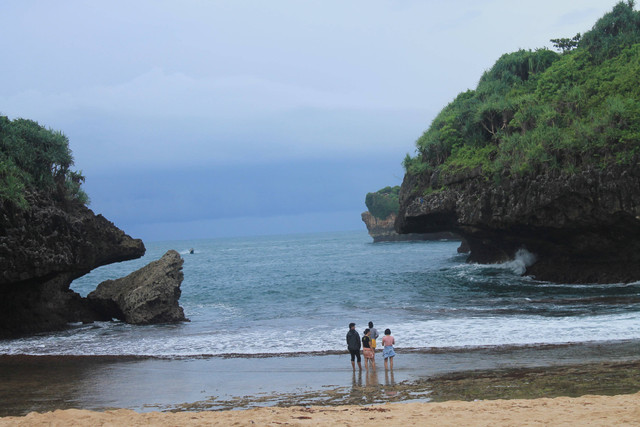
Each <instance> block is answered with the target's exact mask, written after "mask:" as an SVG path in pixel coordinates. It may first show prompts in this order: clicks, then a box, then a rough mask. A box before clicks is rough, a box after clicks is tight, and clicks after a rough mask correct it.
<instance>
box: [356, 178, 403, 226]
mask: <svg viewBox="0 0 640 427" xmlns="http://www.w3.org/2000/svg"><path fill="white" fill-rule="evenodd" d="M399 192H400V186H397V185H396V186H395V187H385V188H383V189H381V190H378V191H376V192H375V193H367V196H366V198H365V204H366V205H367V210H369V213H371V215H373V216H374V217H376V218H378V219H386V218H387V217H388V216H389V215H391V214H392V213H394V214H397V213H398V208H399V203H398V193H399Z"/></svg>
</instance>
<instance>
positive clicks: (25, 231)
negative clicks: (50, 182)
mask: <svg viewBox="0 0 640 427" xmlns="http://www.w3.org/2000/svg"><path fill="white" fill-rule="evenodd" d="M25 198H26V201H27V202H28V204H29V208H27V209H20V208H17V207H16V206H15V205H14V204H12V203H11V202H7V201H0V203H1V206H0V207H1V210H0V336H14V335H20V334H24V333H32V332H40V331H51V330H56V329H61V328H64V327H66V326H67V323H68V322H78V321H91V320H93V319H94V317H95V316H94V315H93V314H92V313H91V311H90V310H89V309H88V307H87V304H86V301H85V300H84V299H82V298H80V296H79V295H78V294H76V293H75V292H73V291H71V290H70V289H69V285H70V284H71V282H72V281H73V280H74V279H76V278H78V277H80V276H82V275H84V274H86V273H88V272H89V271H91V270H93V269H94V268H97V267H100V266H102V265H106V264H110V263H114V262H119V261H125V260H130V259H135V258H139V257H141V256H142V255H144V253H145V247H144V245H143V243H142V241H141V240H139V239H132V238H131V237H129V236H128V235H126V234H125V233H124V232H123V231H122V230H120V229H118V228H117V227H116V226H115V225H114V224H113V223H111V222H109V221H108V220H107V219H105V218H104V217H103V216H102V215H95V214H94V213H93V212H92V211H91V210H90V209H89V208H87V207H86V206H84V205H83V204H81V203H78V202H75V201H69V200H65V199H60V198H56V197H54V195H52V194H51V193H48V192H34V191H28V192H26V193H25Z"/></svg>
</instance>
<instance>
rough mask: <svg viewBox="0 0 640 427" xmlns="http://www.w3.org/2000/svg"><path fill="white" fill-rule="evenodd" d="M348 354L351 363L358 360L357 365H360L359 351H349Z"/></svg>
mask: <svg viewBox="0 0 640 427" xmlns="http://www.w3.org/2000/svg"><path fill="white" fill-rule="evenodd" d="M349 353H351V361H352V362H353V361H355V360H356V359H358V363H360V350H351V349H349Z"/></svg>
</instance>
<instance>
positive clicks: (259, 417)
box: [0, 393, 640, 426]
mask: <svg viewBox="0 0 640 427" xmlns="http://www.w3.org/2000/svg"><path fill="white" fill-rule="evenodd" d="M364 424H368V425H385V426H414V425H422V426H424V425H438V426H454V425H455V426H460V425H467V426H510V425H520V426H521V425H532V426H535V425H554V426H564V425H571V426H575V425H590V426H611V425H640V393H635V394H629V395H617V396H593V395H587V396H582V397H578V398H569V397H557V398H553V399H549V398H540V399H514V400H486V401H476V402H460V401H450V402H444V403H395V404H386V405H376V406H353V405H349V406H337V407H322V406H311V407H289V408H279V407H276V408H258V409H249V410H244V411H219V412H212V411H203V412H180V413H160V412H151V413H137V412H134V411H131V410H125V409H120V410H112V411H105V412H94V411H87V410H75V409H70V410H58V411H55V412H49V413H44V414H39V413H31V414H29V415H27V416H25V417H7V418H2V419H0V426H41V425H42V426H45V425H46V426H62V425H64V426H99V425H110V426H119V425H122V426H124V425H128V426H136V425H157V426H175V425H181V426H201V425H213V426H217V425H225V426H228V425H238V426H243V425H264V426H276V425H301V426H304V425H347V426H348V425H364Z"/></svg>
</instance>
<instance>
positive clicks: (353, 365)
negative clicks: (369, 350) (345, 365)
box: [349, 350, 356, 371]
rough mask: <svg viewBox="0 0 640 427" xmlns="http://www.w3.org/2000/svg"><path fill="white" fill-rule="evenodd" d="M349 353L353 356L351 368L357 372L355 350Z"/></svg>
mask: <svg viewBox="0 0 640 427" xmlns="http://www.w3.org/2000/svg"><path fill="white" fill-rule="evenodd" d="M349 353H350V354H351V366H352V367H353V370H354V371H355V370H356V362H355V360H356V352H355V351H353V350H349Z"/></svg>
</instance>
